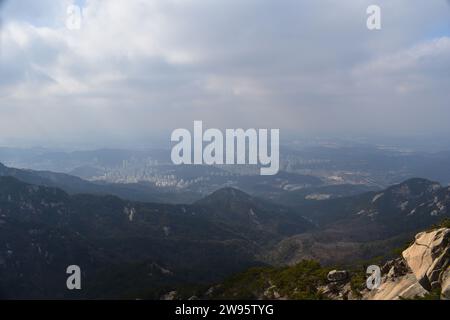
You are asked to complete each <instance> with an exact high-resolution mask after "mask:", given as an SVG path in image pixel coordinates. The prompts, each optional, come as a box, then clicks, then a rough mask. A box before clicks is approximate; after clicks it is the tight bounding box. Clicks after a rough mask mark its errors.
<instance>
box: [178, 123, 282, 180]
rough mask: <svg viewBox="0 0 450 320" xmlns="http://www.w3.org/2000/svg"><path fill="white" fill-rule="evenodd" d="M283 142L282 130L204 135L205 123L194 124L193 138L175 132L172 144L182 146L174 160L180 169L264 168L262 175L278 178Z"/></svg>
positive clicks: (210, 131)
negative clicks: (200, 166) (195, 166)
mask: <svg viewBox="0 0 450 320" xmlns="http://www.w3.org/2000/svg"><path fill="white" fill-rule="evenodd" d="M269 133H270V136H269ZM279 140H280V130H279V129H270V130H269V129H259V130H257V129H247V130H244V129H226V130H225V134H223V133H222V131H221V130H219V129H213V128H211V129H207V130H205V132H203V122H202V121H194V133H193V135H191V132H190V131H189V130H187V129H176V130H174V131H173V132H172V136H171V141H172V142H178V143H177V144H176V145H175V146H173V148H172V153H171V159H172V162H173V163H174V164H176V165H180V164H206V165H221V164H252V165H260V166H261V168H260V174H261V175H275V174H277V173H278V170H279V166H280V159H279V158H280V150H279V149H280V141H279ZM204 144H206V145H204ZM269 148H270V152H269Z"/></svg>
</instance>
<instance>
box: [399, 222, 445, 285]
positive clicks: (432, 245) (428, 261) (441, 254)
mask: <svg viewBox="0 0 450 320" xmlns="http://www.w3.org/2000/svg"><path fill="white" fill-rule="evenodd" d="M449 241H450V229H447V228H441V229H438V230H435V231H432V232H422V233H419V234H417V235H416V239H415V241H414V244H413V245H411V246H410V247H409V248H408V249H406V250H405V251H403V254H402V255H403V258H404V259H405V260H406V263H407V264H408V266H409V267H410V268H411V270H412V272H413V273H414V275H415V276H416V278H417V281H418V282H419V283H420V285H421V286H422V287H424V288H425V289H426V290H432V289H436V288H439V287H440V283H441V280H442V279H441V276H442V274H443V273H444V272H445V271H446V268H447V267H448V265H449V257H450V246H449Z"/></svg>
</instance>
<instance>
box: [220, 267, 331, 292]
mask: <svg viewBox="0 0 450 320" xmlns="http://www.w3.org/2000/svg"><path fill="white" fill-rule="evenodd" d="M329 270H330V269H327V268H323V267H321V266H320V264H319V263H318V262H315V261H310V260H304V261H302V262H300V263H298V264H296V265H295V266H292V267H282V268H273V267H266V268H253V269H250V270H247V271H245V272H242V273H239V274H237V275H235V276H233V277H231V278H229V279H227V280H226V281H224V282H223V284H221V285H220V286H219V287H218V288H217V289H216V291H215V293H214V295H213V297H212V298H216V299H259V298H264V297H265V298H273V297H274V295H275V293H276V294H278V295H279V296H281V297H284V298H288V299H297V300H304V299H323V298H324V297H323V296H322V294H321V293H320V292H319V290H318V287H319V286H321V285H324V284H325V283H326V276H327V274H328V272H329Z"/></svg>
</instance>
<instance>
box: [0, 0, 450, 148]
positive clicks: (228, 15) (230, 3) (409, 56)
mask: <svg viewBox="0 0 450 320" xmlns="http://www.w3.org/2000/svg"><path fill="white" fill-rule="evenodd" d="M72 4H76V5H78V6H80V7H81V9H82V20H81V28H80V29H79V30H71V29H69V28H67V26H66V22H67V19H68V15H67V8H68V6H70V5H72ZM372 4H376V5H379V6H380V7H381V30H368V29H367V27H366V20H367V17H368V15H367V13H366V9H367V7H368V6H369V5H372ZM0 17H1V19H2V29H1V49H0V50H1V51H0V145H2V146H32V145H39V146H48V147H54V146H77V147H104V146H120V147H125V146H135V145H145V144H146V143H150V141H154V140H155V139H162V140H163V141H166V140H167V142H168V143H169V142H170V132H171V131H172V130H174V129H176V128H188V129H190V130H192V127H193V121H194V120H202V121H203V123H204V126H205V127H210V128H241V127H242V128H279V129H280V130H281V135H282V136H283V133H289V134H295V135H299V136H309V135H329V136H344V135H345V136H353V137H360V136H371V135H383V136H406V137H408V136H410V137H414V136H416V135H422V134H427V135H439V136H441V137H442V136H444V137H445V136H446V135H447V136H448V134H450V1H446V0H428V1H423V0H395V1H393V0H379V1H377V0H370V1H366V0H359V1H354V0H340V1H334V0H304V1H301V0H246V1H242V0H145V1H144V0H127V1H123V0H79V1H69V0H41V1H34V0H14V1H5V3H3V6H2V8H1V12H0ZM165 139H166V140H165Z"/></svg>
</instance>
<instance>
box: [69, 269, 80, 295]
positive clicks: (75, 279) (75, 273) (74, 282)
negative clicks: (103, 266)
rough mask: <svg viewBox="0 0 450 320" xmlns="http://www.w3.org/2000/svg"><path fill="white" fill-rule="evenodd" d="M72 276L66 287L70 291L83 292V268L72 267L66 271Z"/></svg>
mask: <svg viewBox="0 0 450 320" xmlns="http://www.w3.org/2000/svg"><path fill="white" fill-rule="evenodd" d="M66 273H67V274H70V276H69V277H68V278H67V280H66V287H67V289H69V290H81V268H80V267H79V266H77V265H75V264H74V265H70V266H68V267H67V269H66Z"/></svg>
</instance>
